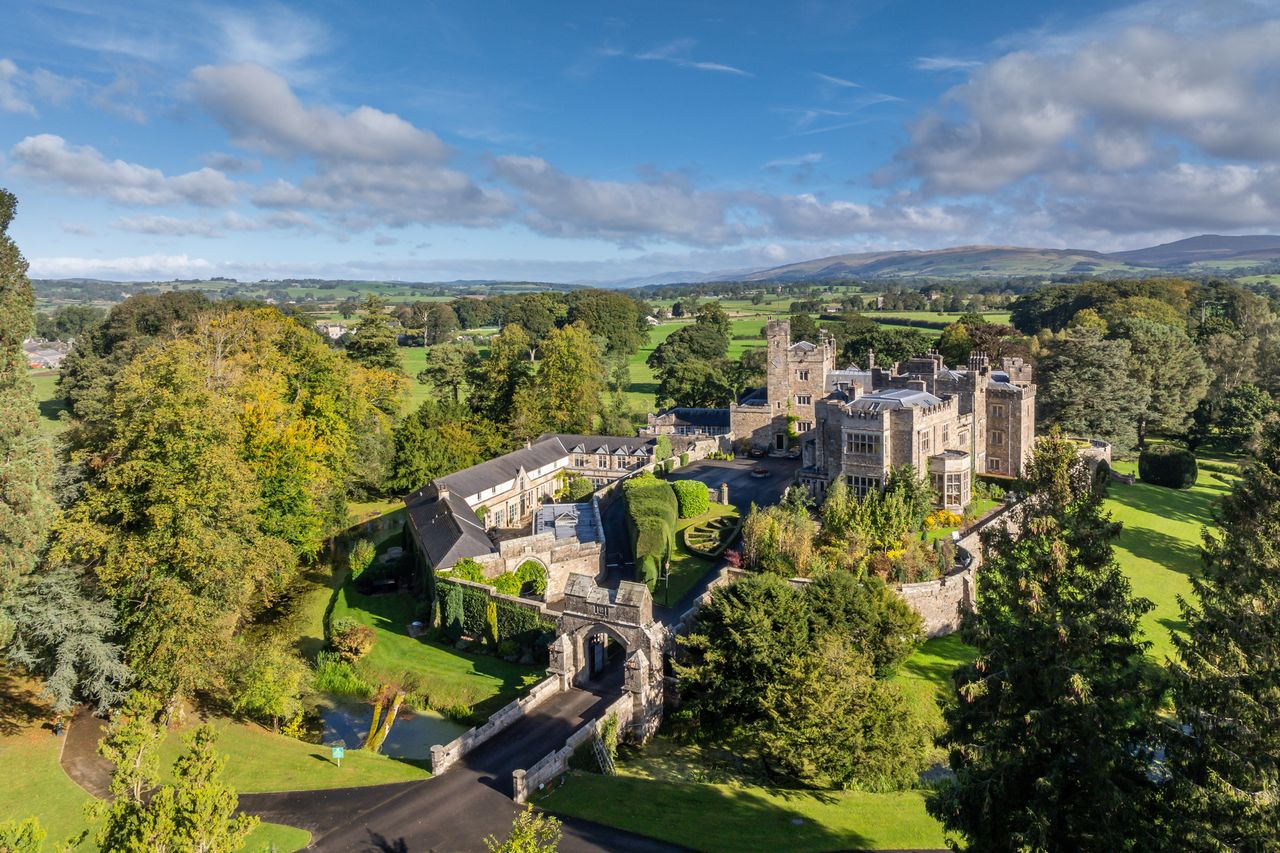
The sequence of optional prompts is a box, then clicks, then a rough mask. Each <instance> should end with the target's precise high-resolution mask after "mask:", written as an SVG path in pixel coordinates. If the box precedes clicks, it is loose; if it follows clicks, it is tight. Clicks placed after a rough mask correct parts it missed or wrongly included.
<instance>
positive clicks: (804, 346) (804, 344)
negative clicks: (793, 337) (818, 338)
mask: <svg viewBox="0 0 1280 853" xmlns="http://www.w3.org/2000/svg"><path fill="white" fill-rule="evenodd" d="M790 348H791V349H795V350H800V351H801V352H813V351H814V350H816V349H817V346H815V345H814V344H811V343H809V342H808V341H796V342H795V343H794V344H792V345H791V347H790Z"/></svg>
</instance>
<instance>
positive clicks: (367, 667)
mask: <svg viewBox="0 0 1280 853" xmlns="http://www.w3.org/2000/svg"><path fill="white" fill-rule="evenodd" d="M399 543H400V531H399V528H398V526H393V527H392V528H391V529H390V530H389V531H387V532H386V533H385V534H383V537H382V538H381V539H380V540H379V541H378V542H377V548H378V554H379V555H381V554H382V553H383V552H384V551H385V550H386V549H387V548H390V547H392V546H394V545H398V544H399ZM330 584H331V587H332V588H336V589H337V593H336V597H335V598H334V601H333V612H332V614H331V618H332V619H340V618H344V617H345V618H349V619H354V620H356V621H357V622H360V623H362V624H364V625H368V626H369V627H371V628H373V630H374V633H375V634H377V641H376V642H375V643H374V647H373V650H372V651H371V652H369V654H368V655H366V656H365V657H364V658H363V659H361V660H360V662H359V663H358V664H357V665H356V667H357V670H358V671H359V672H360V674H361V675H362V676H363V677H364V678H365V680H366V681H368V682H370V683H374V684H376V683H377V682H378V680H379V679H380V678H384V677H387V676H398V675H400V674H401V673H405V672H411V673H414V674H415V675H417V676H418V677H419V678H420V679H421V681H422V691H423V692H424V693H425V694H426V695H427V697H428V699H429V701H430V704H431V706H432V707H433V708H445V707H450V706H455V705H467V706H469V707H472V708H473V709H475V710H476V712H477V713H479V714H488V713H490V712H492V711H494V710H497V709H498V708H500V707H502V706H503V705H505V704H507V703H508V702H510V701H511V700H512V699H514V698H515V697H516V695H517V694H518V693H519V692H520V691H521V690H523V689H524V688H525V687H526V686H528V684H529V683H530V682H531V681H536V680H537V678H538V677H539V675H540V674H541V670H540V669H538V668H536V667H529V666H521V665H519V664H513V663H508V662H506V661H504V660H502V659H500V658H496V657H491V656H489V655H471V654H466V653H463V652H459V651H456V650H454V649H452V648H446V647H445V646H443V645H440V644H439V643H435V642H431V641H428V640H425V639H423V638H414V637H410V636H409V631H408V625H409V623H410V622H413V621H414V620H418V619H422V618H423V616H424V614H423V604H422V602H421V601H420V600H419V599H418V598H417V596H415V595H413V594H411V593H407V592H405V593H394V594H391V595H361V594H360V593H359V592H358V591H357V590H356V588H355V584H354V583H353V582H352V581H350V580H345V581H342V582H341V583H339V581H338V580H337V579H336V578H335V579H332V580H331V581H330ZM317 597H318V596H317ZM308 604H309V609H308V612H309V613H310V614H311V617H310V618H314V617H315V615H316V613H317V607H316V602H314V601H311V600H310V599H309V600H308ZM318 612H319V615H320V618H321V620H322V621H321V623H320V625H319V626H318V627H313V628H312V629H311V630H312V631H318V632H319V636H321V637H323V636H324V633H323V612H324V611H323V609H319V611H318ZM308 633H310V631H309V632H308Z"/></svg>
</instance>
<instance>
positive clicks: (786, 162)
mask: <svg viewBox="0 0 1280 853" xmlns="http://www.w3.org/2000/svg"><path fill="white" fill-rule="evenodd" d="M821 162H822V152H821V151H814V152H811V153H809V154H801V155H799V156H798V157H783V158H780V159H778V160H770V161H769V162H768V163H765V164H764V168H766V169H781V168H785V167H787V166H813V165H816V164H818V163H821Z"/></svg>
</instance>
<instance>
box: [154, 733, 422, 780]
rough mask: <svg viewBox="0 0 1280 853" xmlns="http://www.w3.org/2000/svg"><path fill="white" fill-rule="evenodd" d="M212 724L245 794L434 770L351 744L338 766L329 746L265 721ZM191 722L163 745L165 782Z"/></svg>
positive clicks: (230, 773) (410, 776)
mask: <svg viewBox="0 0 1280 853" xmlns="http://www.w3.org/2000/svg"><path fill="white" fill-rule="evenodd" d="M195 722H196V721H193V722H192V725H194V724H195ZM213 724H214V726H215V727H216V728H217V730H218V752H220V753H222V754H223V755H225V756H227V767H226V771H225V778H226V780H227V781H228V782H229V783H230V784H231V785H232V786H233V787H234V788H235V789H236V790H237V791H241V792H243V793H250V792H254V793H256V792H260V791H307V790H319V789H322V788H344V787H350V786H357V785H381V784H384V783H390V782H411V781H414V780H418V779H426V778H428V777H429V776H430V775H431V774H430V773H429V772H428V771H427V770H425V769H424V768H422V767H420V766H417V765H415V764H413V763H409V762H406V761H397V760H396V759H394V758H387V757H386V756H385V755H378V754H377V753H373V752H366V751H364V750H362V749H348V750H347V754H346V757H345V758H343V759H342V766H341V767H338V766H336V765H335V764H334V763H333V762H332V761H331V760H330V752H329V747H327V746H324V745H321V744H314V743H305V742H303V741H300V740H295V739H294V738H290V737H285V736H284V735H278V734H274V733H273V732H271V730H270V729H265V728H262V727H261V726H256V725H253V724H245V723H237V722H234V721H232V720H228V719H224V718H218V719H215V720H214V721H213ZM191 727H192V726H187V727H184V728H183V729H181V730H179V731H174V732H171V733H170V734H169V736H168V737H167V738H166V739H165V742H164V744H163V745H162V746H161V749H160V766H161V767H162V768H166V773H165V778H166V781H168V779H169V771H168V768H171V767H172V766H173V761H174V759H175V758H177V757H178V755H180V754H181V753H182V752H183V750H185V749H186V744H185V743H184V742H183V736H184V735H185V734H186V733H187V732H188V731H189V730H190V728H191Z"/></svg>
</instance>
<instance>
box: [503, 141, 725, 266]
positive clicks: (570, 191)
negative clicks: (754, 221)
mask: <svg viewBox="0 0 1280 853" xmlns="http://www.w3.org/2000/svg"><path fill="white" fill-rule="evenodd" d="M494 172H495V173H496V174H497V175H498V177H500V178H502V179H503V180H505V181H507V182H509V183H511V184H512V185H514V186H515V187H517V188H518V189H519V190H520V191H521V199H522V201H523V202H524V204H525V205H526V206H527V212H526V213H525V216H524V221H525V224H527V225H528V226H529V227H530V228H532V229H533V230H534V231H537V232H538V233H540V234H547V235H550V236H556V237H598V238H601V239H605V240H614V241H616V242H619V243H621V244H624V245H635V244H638V243H643V242H646V241H648V240H653V239H660V240H674V241H676V242H681V243H688V244H695V245H696V244H703V245H722V244H726V243H736V242H738V241H739V240H741V239H742V238H743V237H744V236H746V235H747V233H748V229H747V228H746V227H745V226H744V225H742V224H741V223H739V222H736V221H733V220H732V219H731V216H730V213H731V207H732V200H731V198H730V197H729V196H728V195H726V194H724V193H716V192H708V191H700V190H697V189H695V188H694V187H692V186H690V185H689V183H688V182H687V181H685V180H683V179H681V178H678V177H676V176H672V175H661V176H658V177H656V178H654V179H653V180H650V181H639V182H631V183H625V182H622V181H601V180H594V179H591V178H582V177H576V176H573V175H568V174H566V173H564V172H562V171H560V170H559V169H557V168H555V167H554V166H552V165H551V164H550V163H548V162H547V161H546V160H543V159H541V158H540V157H499V158H497V160H496V161H495V162H494Z"/></svg>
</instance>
